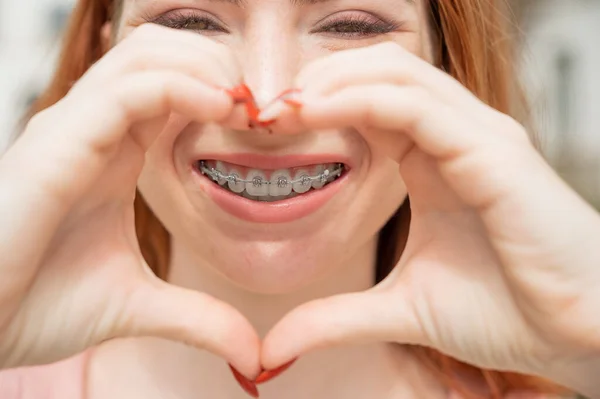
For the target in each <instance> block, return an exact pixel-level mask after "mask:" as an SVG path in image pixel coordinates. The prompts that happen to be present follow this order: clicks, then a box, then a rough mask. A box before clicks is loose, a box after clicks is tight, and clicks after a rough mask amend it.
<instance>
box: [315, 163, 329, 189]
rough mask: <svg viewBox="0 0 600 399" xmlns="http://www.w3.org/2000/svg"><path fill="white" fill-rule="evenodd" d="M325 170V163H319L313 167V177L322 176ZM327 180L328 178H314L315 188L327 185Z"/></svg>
mask: <svg viewBox="0 0 600 399" xmlns="http://www.w3.org/2000/svg"><path fill="white" fill-rule="evenodd" d="M324 171H325V165H319V166H316V167H315V168H314V169H313V173H312V175H313V177H315V176H320V175H321V173H323V172H324ZM326 182H327V180H323V181H321V179H317V180H313V182H312V187H313V188H315V189H319V188H323V186H324V185H325V183H326Z"/></svg>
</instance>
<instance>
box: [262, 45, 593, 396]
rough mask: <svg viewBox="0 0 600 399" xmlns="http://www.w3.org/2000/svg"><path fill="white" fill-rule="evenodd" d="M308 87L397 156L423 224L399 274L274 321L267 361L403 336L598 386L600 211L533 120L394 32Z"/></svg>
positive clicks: (328, 67)
mask: <svg viewBox="0 0 600 399" xmlns="http://www.w3.org/2000/svg"><path fill="white" fill-rule="evenodd" d="M382 60H385V61H382ZM296 87H298V88H299V89H300V90H301V91H302V96H301V99H302V100H303V103H304V105H303V108H302V109H301V111H300V112H299V118H300V119H301V120H302V121H303V122H304V124H305V125H306V127H307V128H310V129H321V128H322V129H325V128H334V127H340V126H353V127H355V128H356V129H357V130H359V131H360V132H361V133H362V134H363V135H364V137H365V138H366V140H368V141H369V142H370V143H371V144H372V145H373V147H374V148H375V150H376V151H379V152H380V153H381V154H385V155H386V156H389V157H391V158H393V159H394V160H396V161H397V162H398V164H399V170H400V174H401V176H402V177H403V179H404V181H405V183H406V185H407V188H408V192H409V196H410V199H411V207H412V225H411V229H410V233H409V238H408V242H407V247H406V250H405V252H404V254H403V256H402V258H401V260H400V262H399V263H398V265H397V267H396V268H395V270H394V271H393V272H392V273H391V274H390V276H388V278H387V279H385V280H384V281H383V282H382V283H381V284H379V285H378V286H376V287H374V288H373V289H371V290H369V291H367V292H364V293H356V294H347V295H341V296H336V297H332V298H328V299H323V300H319V301H314V302H311V303H307V304H305V305H303V306H300V307H299V308H297V309H295V310H293V311H292V312H291V313H290V314H288V315H287V316H286V317H284V318H283V319H282V320H281V321H280V322H279V323H278V324H277V325H276V326H275V327H274V329H273V330H272V331H271V332H270V333H269V334H268V336H267V337H266V339H265V341H264V345H263V350H262V362H263V366H264V367H266V368H273V367H275V366H277V365H279V364H283V363H285V362H286V361H288V360H289V359H292V358H296V357H298V356H301V355H303V354H304V353H306V352H308V351H310V350H314V349H317V348H321V347H324V346H327V345H333V344H346V343H354V342H365V341H385V342H397V343H402V344H417V345H423V346H427V347H431V348H435V349H437V350H439V351H441V352H443V353H445V354H447V355H450V356H452V357H455V358H457V359H459V360H462V361H465V362H468V363H470V364H473V365H475V366H479V367H483V368H490V369H497V370H511V371H516V372H522V373H527V374H534V375H540V376H543V377H546V378H550V379H552V380H555V381H557V382H559V383H562V384H564V385H567V386H569V387H571V388H576V389H580V390H581V391H584V393H585V392H589V393H596V394H597V393H598V390H599V389H600V385H599V384H598V383H597V375H598V373H600V317H598V314H599V313H600V268H599V267H598V265H599V264H600V246H599V245H598V242H600V218H599V216H598V214H597V213H596V212H595V211H594V210H593V209H592V208H591V207H590V206H588V205H587V204H586V203H585V202H584V201H583V200H582V199H581V198H579V197H578V196H577V195H576V194H575V193H574V192H573V191H572V190H571V189H570V188H569V187H568V186H567V185H566V184H565V183H564V182H562V181H561V180H560V179H559V177H558V176H557V175H556V174H555V173H554V172H553V170H552V169H551V167H550V166H548V165H547V164H546V163H545V162H544V160H543V159H542V157H541V156H540V155H539V154H538V153H537V152H536V150H535V149H534V147H533V146H532V145H531V142H530V140H529V139H528V136H527V134H526V132H525V130H524V128H523V127H522V126H520V125H519V124H518V123H517V122H515V121H514V120H512V119H511V118H509V117H508V116H506V115H503V114H501V113H499V112H497V111H496V110H494V109H492V108H490V107H489V106H487V105H485V104H483V103H482V102H481V101H480V100H478V99H477V98H476V97H475V96H473V95H472V94H471V93H470V92H468V91H467V90H466V89H465V88H464V87H462V86H461V85H460V84H459V83H458V82H457V81H455V80H453V79H452V78H451V77H450V76H448V75H446V74H445V73H443V72H442V71H440V70H438V69H436V68H435V67H433V66H431V65H429V64H428V63H426V62H425V61H423V60H421V59H419V58H417V57H416V56H414V55H412V54H410V53H409V52H407V51H405V50H403V49H402V47H400V46H398V45H395V44H390V43H386V44H381V45H377V46H373V47H370V48H363V49H358V50H350V51H346V52H339V53H336V54H334V55H332V56H330V57H328V58H324V59H322V60H318V61H316V62H315V63H313V64H312V65H310V66H308V67H307V68H306V69H305V70H304V71H303V72H302V73H301V74H300V76H299V78H298V81H297V86H296ZM594 373H595V375H596V378H593V377H592V376H593V375H594ZM594 384H595V386H594ZM594 390H596V392H594Z"/></svg>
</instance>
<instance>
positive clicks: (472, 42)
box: [28, 0, 565, 399]
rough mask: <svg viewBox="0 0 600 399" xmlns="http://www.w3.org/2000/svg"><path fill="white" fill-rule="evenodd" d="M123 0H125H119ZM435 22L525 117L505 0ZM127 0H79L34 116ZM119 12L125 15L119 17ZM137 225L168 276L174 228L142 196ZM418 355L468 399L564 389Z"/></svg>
mask: <svg viewBox="0 0 600 399" xmlns="http://www.w3.org/2000/svg"><path fill="white" fill-rule="evenodd" d="M116 1H118V2H120V1H122V0H116ZM428 1H429V6H430V11H431V13H430V16H431V23H432V27H433V28H434V31H435V33H436V35H435V37H436V40H437V41H438V42H437V46H436V48H437V49H438V57H437V58H438V61H439V66H440V67H441V68H443V69H444V70H445V71H446V72H447V73H449V74H450V75H452V76H453V77H454V78H456V79H457V80H458V81H460V82H461V83H462V84H463V85H464V86H465V87H467V88H468V89H469V90H470V91H472V92H473V93H474V94H475V95H477V96H478V97H479V98H480V99H481V100H482V101H484V102H486V103H487V104H489V105H491V106H492V107H494V108H496V109H497V110H499V111H500V112H503V113H506V114H509V115H511V116H513V117H515V118H516V119H518V120H520V121H521V122H524V121H523V120H522V119H523V118H522V115H517V114H516V112H522V110H523V109H525V108H524V107H523V105H524V101H523V98H522V96H520V91H519V88H518V86H517V85H516V84H515V81H516V77H517V71H516V70H515V65H514V63H513V62H512V59H513V51H514V50H515V48H514V47H513V39H514V32H516V29H514V28H515V26H514V24H512V23H511V18H510V15H509V13H508V10H509V9H508V7H507V5H506V4H504V2H503V1H502V0H428ZM121 6H122V5H121V4H120V3H119V4H115V3H113V0H79V1H78V3H77V6H76V7H75V10H74V11H73V13H72V15H71V19H70V23H69V26H68V29H67V31H66V36H65V42H64V46H63V50H62V54H61V57H60V59H59V63H58V66H57V69H56V72H55V74H54V77H53V79H52V81H51V82H50V85H49V87H48V88H47V90H46V91H45V92H44V93H43V94H42V95H41V96H40V97H39V98H38V100H37V101H36V102H35V103H34V105H33V106H32V108H31V110H30V112H29V114H28V115H29V117H31V116H32V115H34V114H35V113H37V112H39V111H41V110H43V109H45V108H47V107H50V106H51V105H53V104H54V103H56V102H57V101H59V100H60V99H61V98H62V97H64V96H65V95H66V94H67V92H68V91H69V89H70V87H71V85H72V83H73V82H75V81H77V80H78V79H79V78H80V77H81V76H82V75H83V74H84V73H85V72H86V70H87V69H88V68H89V67H90V66H91V65H92V64H93V63H94V62H96V61H97V60H98V59H100V58H101V57H102V55H103V47H102V41H101V33H100V32H101V29H102V26H103V25H104V24H105V23H106V22H107V21H109V20H110V19H111V18H112V17H118V15H120V12H121ZM117 19H118V18H117ZM135 213H136V230H137V235H138V239H139V243H140V247H141V250H142V253H143V255H144V257H145V259H146V261H147V263H148V264H149V265H150V267H151V268H152V270H153V271H154V272H155V273H156V274H157V276H159V277H161V278H163V279H164V278H166V277H167V274H168V267H169V252H170V241H169V234H168V233H167V231H166V230H165V228H164V227H163V225H162V224H161V223H160V221H159V220H158V219H157V218H156V217H155V216H154V214H153V213H152V211H151V210H150V208H149V207H148V206H147V205H146V203H145V202H144V199H143V198H142V197H141V195H138V196H137V198H136V199H135ZM409 223H410V209H409V205H408V202H407V203H405V204H404V205H402V207H401V208H400V209H399V210H398V212H397V213H396V215H395V216H394V217H393V218H392V219H391V220H390V221H389V222H388V223H387V224H386V226H385V227H384V228H383V229H382V231H381V233H380V238H379V247H378V262H377V278H378V280H381V279H382V278H384V277H385V276H386V275H387V274H388V273H389V272H390V270H391V269H392V268H393V267H394V265H395V264H396V262H397V261H398V259H399V256H400V255H401V253H402V250H403V249H404V244H405V243H406V237H407V234H408V226H409ZM412 350H413V351H414V353H415V354H416V355H417V357H418V358H419V359H420V360H421V361H423V363H424V364H426V365H428V366H429V367H430V368H431V369H432V370H433V371H434V372H435V373H436V374H437V375H438V377H439V379H440V380H441V381H442V382H444V383H446V384H447V386H448V387H449V388H452V389H454V390H456V391H458V392H459V393H461V394H462V395H464V396H465V397H467V398H477V399H478V398H494V399H500V398H502V397H503V396H504V395H506V394H507V393H509V392H513V391H530V392H535V393H548V394H555V393H564V392H565V391H564V390H563V389H561V388H560V387H556V386H554V385H552V384H550V383H547V382H545V381H541V380H539V379H536V378H532V377H528V376H523V375H518V374H512V373H501V372H495V371H490V370H480V369H477V368H475V367H472V366H469V365H466V364H464V363H461V362H459V361H456V360H453V359H451V358H449V357H447V356H444V355H442V354H440V353H438V352H436V351H434V350H431V349H427V348H413V349H412ZM465 377H467V378H469V379H470V380H474V381H480V382H482V385H483V386H484V388H485V389H484V390H483V392H481V390H479V391H477V392H476V391H473V390H472V389H471V387H469V386H468V384H464V383H463V381H464V378H465Z"/></svg>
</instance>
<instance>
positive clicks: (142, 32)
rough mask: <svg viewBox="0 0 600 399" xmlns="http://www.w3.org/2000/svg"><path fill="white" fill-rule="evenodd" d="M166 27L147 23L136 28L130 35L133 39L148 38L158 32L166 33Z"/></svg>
mask: <svg viewBox="0 0 600 399" xmlns="http://www.w3.org/2000/svg"><path fill="white" fill-rule="evenodd" d="M164 30H165V29H164V28H163V27H161V26H158V25H156V24H151V23H146V24H143V25H140V26H139V27H138V28H137V29H135V30H134V31H133V32H132V33H131V35H129V37H130V38H131V40H139V39H146V38H150V37H155V36H156V34H158V33H161V34H162V33H164Z"/></svg>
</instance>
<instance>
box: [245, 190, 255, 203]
mask: <svg viewBox="0 0 600 399" xmlns="http://www.w3.org/2000/svg"><path fill="white" fill-rule="evenodd" d="M242 197H244V198H247V199H249V200H253V201H257V200H258V197H255V196H254V195H250V194H248V191H247V190H246V191H244V192H243V193H242Z"/></svg>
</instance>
